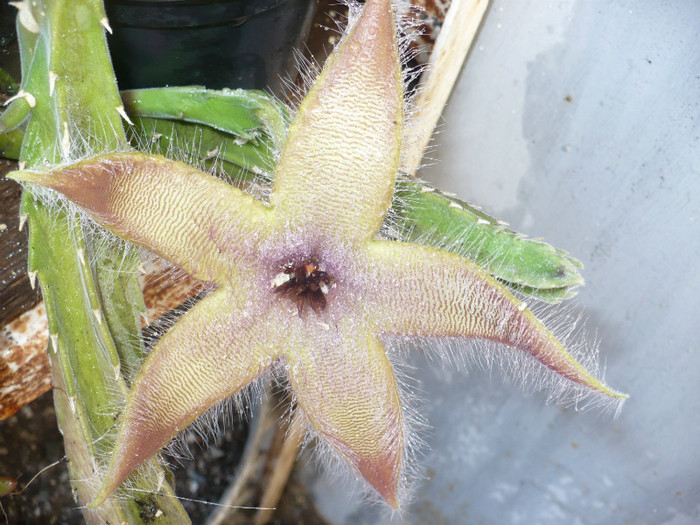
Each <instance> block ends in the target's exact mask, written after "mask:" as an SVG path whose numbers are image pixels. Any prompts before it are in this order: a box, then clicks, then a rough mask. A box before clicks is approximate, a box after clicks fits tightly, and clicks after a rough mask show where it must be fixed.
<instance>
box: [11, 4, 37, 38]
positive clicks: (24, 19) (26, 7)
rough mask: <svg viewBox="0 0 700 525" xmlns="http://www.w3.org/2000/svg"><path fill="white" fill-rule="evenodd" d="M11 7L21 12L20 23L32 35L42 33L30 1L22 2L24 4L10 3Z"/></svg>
mask: <svg viewBox="0 0 700 525" xmlns="http://www.w3.org/2000/svg"><path fill="white" fill-rule="evenodd" d="M10 5H11V6H13V7H16V8H17V11H19V16H18V18H19V23H20V24H22V26H23V27H24V28H25V29H26V30H27V31H29V32H30V33H38V32H39V31H40V29H41V28H40V27H39V24H38V23H37V21H36V18H34V13H32V5H31V2H29V0H22V2H10Z"/></svg>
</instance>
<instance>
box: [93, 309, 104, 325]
mask: <svg viewBox="0 0 700 525" xmlns="http://www.w3.org/2000/svg"><path fill="white" fill-rule="evenodd" d="M92 313H93V315H94V316H95V319H97V322H98V324H102V312H100V309H99V308H93V309H92Z"/></svg>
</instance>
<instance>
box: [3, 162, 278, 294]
mask: <svg viewBox="0 0 700 525" xmlns="http://www.w3.org/2000/svg"><path fill="white" fill-rule="evenodd" d="M11 178H14V179H15V180H18V181H20V182H31V183H34V184H39V185H41V186H45V187H48V188H51V189H53V190H56V191H57V192H59V193H61V194H63V195H64V196H65V197H66V198H68V199H69V200H70V201H72V202H74V203H75V204H77V205H78V206H79V207H81V208H83V209H84V210H85V211H87V212H88V213H89V214H90V215H91V216H92V217H93V218H94V219H95V220H96V221H97V222H98V223H100V224H101V225H102V226H104V227H105V228H107V229H108V230H110V231H112V232H113V233H114V234H115V235H117V236H119V237H121V238H123V239H126V240H128V241H131V242H134V243H136V244H139V245H141V246H143V247H145V248H147V249H149V250H151V251H153V252H155V253H156V254H158V255H160V256H162V257H164V258H165V259H168V260H169V261H171V262H173V263H175V264H176V265H177V266H179V267H180V268H182V269H183V270H185V271H186V272H188V273H190V274H192V275H194V276H195V277H197V278H199V279H203V280H207V281H217V282H223V281H225V280H226V279H227V278H228V277H226V276H225V273H224V272H225V270H227V269H228V268H229V267H230V266H231V263H232V262H233V261H235V260H246V258H247V259H248V260H249V261H250V263H251V264H252V261H253V260H254V258H255V251H254V249H253V248H252V246H253V245H254V243H255V241H256V239H257V238H258V237H259V236H260V235H261V232H262V231H263V230H264V225H265V216H266V213H265V212H266V210H265V208H264V206H263V205H262V204H261V203H259V202H257V201H255V200H254V199H253V198H252V197H250V196H249V195H246V194H244V193H243V192H241V191H240V190H238V189H237V188H234V187H233V186H230V185H229V184H226V183H225V182H223V181H221V180H219V179H217V178H216V177H213V176H211V175H208V174H206V173H203V172H201V171H199V170H197V169H195V168H192V167H190V166H188V165H186V164H183V163H182V162H175V161H171V160H168V159H165V158H164V157H160V156H157V155H148V154H143V153H111V154H108V155H102V156H99V157H94V158H91V159H88V160H84V161H82V162H79V163H76V164H73V165H70V166H66V167H63V168H60V169H57V170H54V171H51V172H48V173H37V172H14V173H13V174H12V175H11ZM234 248H235V251H234ZM247 248H248V249H247Z"/></svg>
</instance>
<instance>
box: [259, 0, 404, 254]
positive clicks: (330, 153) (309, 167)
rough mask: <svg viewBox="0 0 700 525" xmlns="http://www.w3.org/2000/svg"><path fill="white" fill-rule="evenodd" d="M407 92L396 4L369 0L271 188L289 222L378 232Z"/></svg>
mask: <svg viewBox="0 0 700 525" xmlns="http://www.w3.org/2000/svg"><path fill="white" fill-rule="evenodd" d="M402 91H403V87H402V80H401V71H400V67H399V58H398V50H397V45H396V35H395V29H394V20H393V15H392V9H391V3H390V2H389V0H368V1H367V3H366V4H365V8H364V11H363V13H362V15H361V16H360V18H359V20H358V21H357V23H356V25H355V26H354V27H353V28H352V29H351V30H350V33H349V34H348V35H347V36H346V37H345V39H344V40H343V42H342V43H341V44H340V46H339V47H338V49H337V50H336V52H335V53H334V54H333V55H331V57H330V58H329V59H328V61H327V62H326V66H325V68H324V70H323V72H322V73H321V75H320V76H319V77H318V79H317V80H316V83H315V84H314V86H313V87H312V88H311V90H310V91H309V94H308V95H307V96H306V98H305V99H304V101H303V102H302V104H301V107H300V108H299V112H298V114H297V117H296V119H295V120H294V122H293V123H292V125H291V127H290V130H289V135H288V136H287V141H286V143H285V146H284V149H283V152H282V157H281V159H280V162H279V164H278V166H277V171H276V174H275V182H274V187H273V190H272V194H271V202H272V204H273V206H274V207H275V209H276V212H277V217H278V219H279V221H280V226H281V227H282V228H287V227H289V226H291V228H292V229H293V230H294V229H302V230H305V231H314V234H316V233H315V232H318V231H319V230H321V231H322V232H324V233H325V234H326V235H331V236H334V237H335V238H341V239H343V240H349V241H350V240H356V239H367V238H371V237H373V236H374V235H375V233H376V232H377V231H378V230H379V227H380V226H381V224H382V221H383V219H384V215H385V214H386V211H387V210H388V208H389V206H390V204H391V196H392V192H393V187H394V178H395V175H396V172H397V170H398V164H399V152H400V146H401V136H402V135H401V134H402V122H403V93H402Z"/></svg>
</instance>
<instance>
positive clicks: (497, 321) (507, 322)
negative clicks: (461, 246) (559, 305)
mask: <svg viewBox="0 0 700 525" xmlns="http://www.w3.org/2000/svg"><path fill="white" fill-rule="evenodd" d="M366 256H367V261H366V264H367V267H368V268H370V269H371V270H370V271H371V273H372V274H373V275H372V277H371V278H369V279H368V283H369V284H370V288H371V289H372V290H373V292H372V297H371V298H369V301H370V302H371V303H372V309H376V310H375V311H379V312H382V314H383V316H382V318H381V319H380V320H379V323H380V325H381V327H380V330H381V331H382V332H383V333H387V334H397V335H411V336H422V337H475V338H481V339H488V340H492V341H497V342H499V343H504V344H506V345H508V346H512V347H514V348H518V349H520V350H524V351H526V352H528V353H530V354H532V355H533V356H534V357H535V358H536V359H537V360H538V361H540V362H541V363H542V364H544V365H545V366H547V367H549V368H551V369H552V370H554V371H555V372H557V373H559V374H561V375H562V376H564V377H566V378H568V379H569V380H571V381H574V382H575V383H578V384H580V385H583V386H586V387H588V388H590V389H592V390H596V391H598V392H600V393H603V394H605V395H607V396H610V397H615V398H624V397H627V396H625V395H623V394H619V393H618V392H615V391H613V390H611V389H609V388H608V387H607V386H605V385H603V384H602V383H601V382H599V381H598V380H597V379H595V378H594V377H593V376H592V375H591V374H590V373H589V372H588V371H586V370H585V369H584V368H583V367H582V366H581V365H580V364H579V363H578V362H577V361H576V360H575V359H574V358H573V357H572V356H571V355H570V354H569V353H568V352H567V351H566V349H565V348H564V347H563V346H562V345H561V343H559V341H557V339H556V338H555V337H554V336H553V335H552V334H551V333H550V332H549V331H548V330H547V329H546V328H545V327H544V325H543V324H542V323H541V322H540V321H538V320H537V318H536V317H535V316H534V315H533V314H532V312H530V311H529V310H528V309H527V308H526V307H525V304H524V303H521V302H520V301H519V300H518V299H516V298H515V297H514V296H513V295H511V294H510V292H508V291H507V290H506V289H505V288H504V287H503V286H501V285H500V284H499V283H498V282H497V281H496V280H494V279H493V278H492V277H491V276H489V275H488V274H486V273H485V272H484V271H483V270H481V269H480V268H479V267H478V266H476V265H475V264H473V263H472V262H470V261H468V260H467V259H464V258H462V257H459V256H457V255H454V254H451V253H448V252H445V251H442V250H437V249H434V248H428V247H424V246H418V245H413V244H406V243H397V242H386V241H373V242H371V243H368V249H367V251H366Z"/></svg>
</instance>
